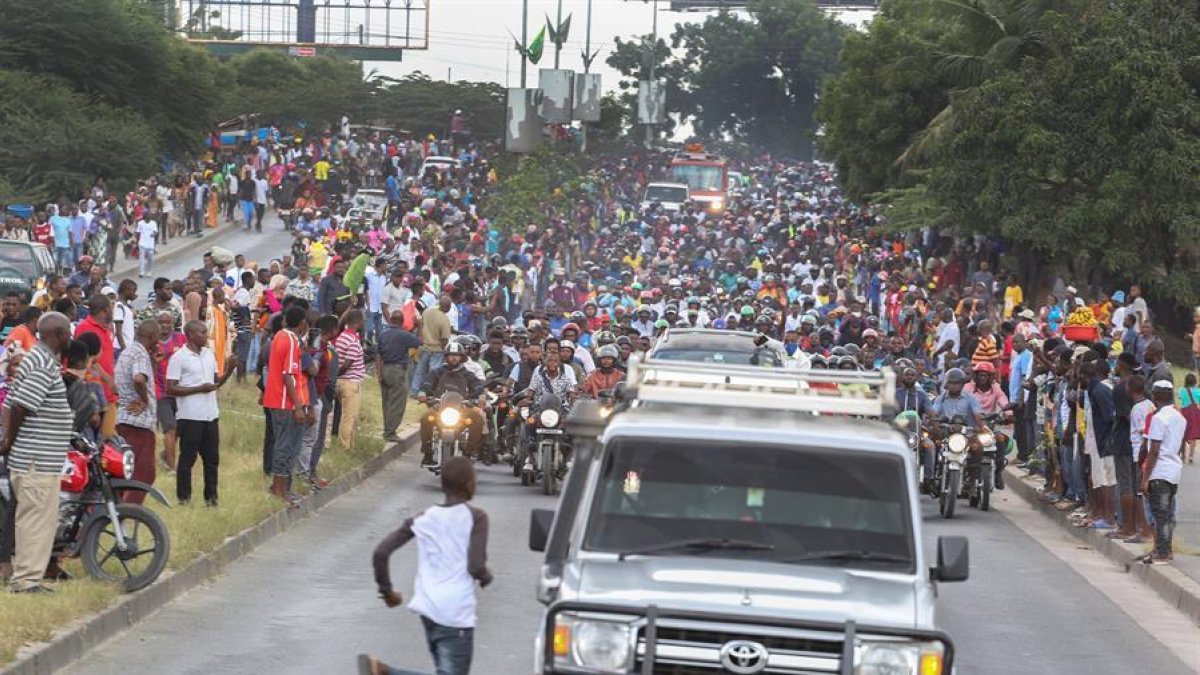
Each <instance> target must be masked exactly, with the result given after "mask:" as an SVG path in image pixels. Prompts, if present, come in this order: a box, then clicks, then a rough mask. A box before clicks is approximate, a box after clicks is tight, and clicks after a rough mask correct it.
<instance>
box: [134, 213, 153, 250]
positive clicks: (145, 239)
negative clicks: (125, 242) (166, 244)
mask: <svg viewBox="0 0 1200 675" xmlns="http://www.w3.org/2000/svg"><path fill="white" fill-rule="evenodd" d="M137 233H138V248H148V249H153V248H154V244H155V241H156V240H157V239H158V223H156V222H154V221H153V220H142V221H140V222H138V224H137Z"/></svg>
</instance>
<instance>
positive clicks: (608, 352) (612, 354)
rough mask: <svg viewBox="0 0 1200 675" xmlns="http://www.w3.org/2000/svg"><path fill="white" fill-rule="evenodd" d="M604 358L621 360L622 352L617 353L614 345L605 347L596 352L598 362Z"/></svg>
mask: <svg viewBox="0 0 1200 675" xmlns="http://www.w3.org/2000/svg"><path fill="white" fill-rule="evenodd" d="M603 358H610V359H619V358H621V352H619V351H617V348H616V347H614V346H612V345H604V346H603V347H601V348H600V349H597V350H596V360H597V361H599V360H600V359H603Z"/></svg>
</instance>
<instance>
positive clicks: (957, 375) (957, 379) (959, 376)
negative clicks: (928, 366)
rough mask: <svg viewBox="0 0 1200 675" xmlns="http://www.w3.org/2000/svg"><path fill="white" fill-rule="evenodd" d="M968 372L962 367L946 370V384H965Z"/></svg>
mask: <svg viewBox="0 0 1200 675" xmlns="http://www.w3.org/2000/svg"><path fill="white" fill-rule="evenodd" d="M966 381H967V374H966V373H964V372H963V371H962V368H951V369H950V370H947V371H946V384H965V383H966Z"/></svg>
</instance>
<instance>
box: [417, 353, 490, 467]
mask: <svg viewBox="0 0 1200 675" xmlns="http://www.w3.org/2000/svg"><path fill="white" fill-rule="evenodd" d="M466 361H467V354H466V350H465V349H464V348H463V346H462V345H461V344H460V343H458V342H451V343H449V344H447V345H446V353H445V360H444V361H443V362H442V365H440V366H438V367H437V368H434V369H433V370H431V371H429V375H428V377H427V378H426V380H425V382H423V383H422V384H421V388H420V389H419V390H418V392H417V400H419V401H420V402H421V403H425V404H428V403H429V399H430V397H433V398H441V397H442V396H444V395H446V394H447V393H449V392H455V393H457V394H459V395H460V396H462V397H463V401H464V402H466V401H472V400H474V401H476V402H477V403H478V404H479V406H480V408H482V407H484V405H485V403H486V400H485V398H484V395H483V379H482V378H480V377H479V376H477V375H476V374H475V373H473V372H472V371H471V370H469V369H468V368H467V367H466V365H465V363H466ZM480 408H472V407H469V406H463V409H462V418H463V420H464V421H465V423H466V425H467V454H468V455H470V456H472V457H474V456H477V455H478V453H479V451H480V449H481V448H482V446H483V413H482V412H480ZM436 423H437V415H436V414H434V413H432V412H431V413H430V414H428V415H423V416H422V417H421V466H422V467H431V466H434V461H433V431H434V426H436ZM443 459H448V458H443Z"/></svg>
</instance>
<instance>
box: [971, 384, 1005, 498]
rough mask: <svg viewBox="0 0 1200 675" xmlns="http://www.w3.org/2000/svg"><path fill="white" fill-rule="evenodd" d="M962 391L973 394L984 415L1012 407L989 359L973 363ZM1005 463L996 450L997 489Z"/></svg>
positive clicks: (999, 413)
mask: <svg viewBox="0 0 1200 675" xmlns="http://www.w3.org/2000/svg"><path fill="white" fill-rule="evenodd" d="M963 393H964V394H968V395H970V396H973V397H974V398H975V399H976V400H977V401H979V409H980V411H981V413H982V415H983V416H984V417H991V416H993V415H1004V413H1005V412H1007V411H1008V410H1009V409H1011V408H1012V406H1011V405H1010V404H1009V401H1008V395H1007V394H1005V393H1004V389H1002V388H1001V387H1000V385H999V384H998V383H997V382H996V367H995V366H994V365H992V363H991V362H990V361H983V362H981V363H977V364H975V370H974V372H973V373H972V377H971V381H970V382H968V383H967V384H966V386H964V387H963ZM1005 463H1006V462H1005V457H1004V452H1002V451H1001V452H997V453H996V480H995V487H996V489H997V490H1003V489H1004V465H1005Z"/></svg>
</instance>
